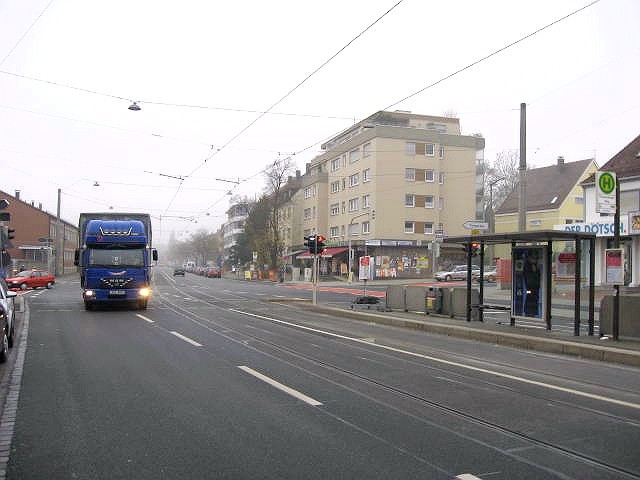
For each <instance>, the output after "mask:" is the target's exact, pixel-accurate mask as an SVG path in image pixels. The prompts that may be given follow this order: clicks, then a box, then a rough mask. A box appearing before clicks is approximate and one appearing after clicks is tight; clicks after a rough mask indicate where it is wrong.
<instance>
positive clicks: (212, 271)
mask: <svg viewBox="0 0 640 480" xmlns="http://www.w3.org/2000/svg"><path fill="white" fill-rule="evenodd" d="M205 275H206V276H207V277H208V278H222V270H220V269H219V268H209V269H207V272H206V274H205Z"/></svg>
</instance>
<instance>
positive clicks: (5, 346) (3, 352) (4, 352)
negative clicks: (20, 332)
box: [0, 330, 9, 363]
mask: <svg viewBox="0 0 640 480" xmlns="http://www.w3.org/2000/svg"><path fill="white" fill-rule="evenodd" d="M0 341H1V342H2V345H0V363H4V362H6V361H7V359H8V358H9V339H8V338H7V331H6V330H3V332H2V339H1V340H0Z"/></svg>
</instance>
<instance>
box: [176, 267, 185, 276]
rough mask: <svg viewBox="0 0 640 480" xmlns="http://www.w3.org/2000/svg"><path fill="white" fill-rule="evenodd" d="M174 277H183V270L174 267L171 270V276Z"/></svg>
mask: <svg viewBox="0 0 640 480" xmlns="http://www.w3.org/2000/svg"><path fill="white" fill-rule="evenodd" d="M176 275H182V276H183V277H184V268H182V267H176V268H174V269H173V276H174V277H175V276H176Z"/></svg>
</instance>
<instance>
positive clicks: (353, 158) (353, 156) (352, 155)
mask: <svg viewBox="0 0 640 480" xmlns="http://www.w3.org/2000/svg"><path fill="white" fill-rule="evenodd" d="M358 160H360V149H359V148H356V149H355V150H351V151H350V152H349V163H355V162H357V161H358Z"/></svg>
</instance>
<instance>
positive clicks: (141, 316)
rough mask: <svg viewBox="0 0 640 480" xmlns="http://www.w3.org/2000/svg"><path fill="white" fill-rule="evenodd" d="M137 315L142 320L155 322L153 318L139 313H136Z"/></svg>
mask: <svg viewBox="0 0 640 480" xmlns="http://www.w3.org/2000/svg"><path fill="white" fill-rule="evenodd" d="M136 317H138V318H141V319H142V320H144V321H145V322H149V323H154V322H153V320H151V319H150V318H148V317H145V316H144V315H140V314H139V313H136Z"/></svg>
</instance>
